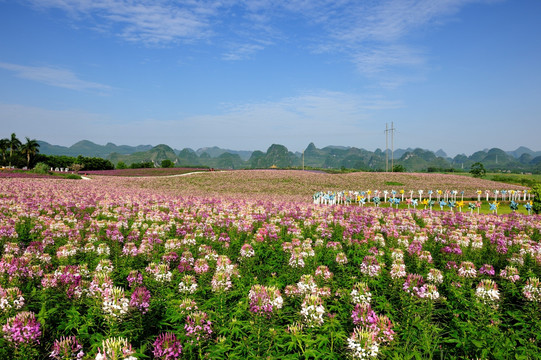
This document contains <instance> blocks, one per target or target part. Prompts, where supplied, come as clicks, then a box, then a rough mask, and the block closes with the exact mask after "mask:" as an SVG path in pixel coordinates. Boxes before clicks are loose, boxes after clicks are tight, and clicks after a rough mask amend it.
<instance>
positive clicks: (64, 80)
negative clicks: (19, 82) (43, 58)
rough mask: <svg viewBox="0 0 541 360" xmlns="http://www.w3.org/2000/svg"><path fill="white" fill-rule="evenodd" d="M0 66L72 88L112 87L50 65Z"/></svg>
mask: <svg viewBox="0 0 541 360" xmlns="http://www.w3.org/2000/svg"><path fill="white" fill-rule="evenodd" d="M0 68H1V69H5V70H9V71H13V72H14V73H15V74H16V76H18V77H20V78H23V79H27V80H32V81H37V82H40V83H43V84H46V85H50V86H56V87H62V88H66V89H71V90H79V91H82V90H93V91H109V90H111V87H110V86H108V85H104V84H99V83H96V82H91V81H85V80H81V79H79V78H78V77H77V75H75V74H74V73H73V72H71V71H70V70H66V69H61V68H56V67H48V66H25V65H17V64H9V63H3V62H0Z"/></svg>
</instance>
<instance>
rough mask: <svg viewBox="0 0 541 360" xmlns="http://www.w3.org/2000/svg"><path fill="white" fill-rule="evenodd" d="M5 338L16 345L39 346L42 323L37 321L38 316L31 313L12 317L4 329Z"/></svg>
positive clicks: (21, 313)
mask: <svg viewBox="0 0 541 360" xmlns="http://www.w3.org/2000/svg"><path fill="white" fill-rule="evenodd" d="M2 331H3V333H4V338H5V339H6V340H7V341H9V342H10V343H12V344H13V345H15V347H17V346H19V345H22V344H33V343H35V342H36V343H38V344H39V337H40V336H41V329H40V323H39V321H38V320H37V319H36V315H34V313H33V312H30V311H23V312H20V313H18V314H17V315H15V316H14V317H10V318H9V319H8V320H7V322H6V324H5V325H4V326H3V327H2Z"/></svg>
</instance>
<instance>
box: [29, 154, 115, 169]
mask: <svg viewBox="0 0 541 360" xmlns="http://www.w3.org/2000/svg"><path fill="white" fill-rule="evenodd" d="M36 158H37V159H38V160H39V162H42V163H45V164H47V166H49V167H50V168H53V169H56V168H59V169H60V168H64V169H66V168H72V165H73V164H79V165H81V166H83V168H84V169H85V170H112V169H114V165H113V163H111V162H110V161H109V160H105V159H102V158H97V157H85V156H78V157H76V158H75V157H72V156H64V155H43V154H38V155H36Z"/></svg>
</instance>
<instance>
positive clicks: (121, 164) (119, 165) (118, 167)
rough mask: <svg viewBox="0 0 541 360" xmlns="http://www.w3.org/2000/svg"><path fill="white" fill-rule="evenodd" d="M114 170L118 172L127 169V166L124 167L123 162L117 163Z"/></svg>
mask: <svg viewBox="0 0 541 360" xmlns="http://www.w3.org/2000/svg"><path fill="white" fill-rule="evenodd" d="M116 168H117V169H119V170H122V169H127V168H128V165H126V164H125V163H124V162H123V161H119V162H118V164H116Z"/></svg>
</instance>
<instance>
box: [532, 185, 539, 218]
mask: <svg viewBox="0 0 541 360" xmlns="http://www.w3.org/2000/svg"><path fill="white" fill-rule="evenodd" d="M532 195H533V196H534V198H533V200H532V210H533V212H534V213H536V214H540V213H541V184H537V185H535V186H534V187H533V189H532Z"/></svg>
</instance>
